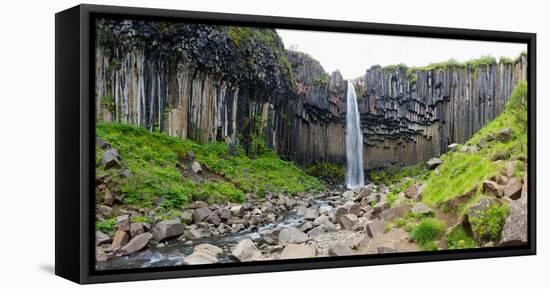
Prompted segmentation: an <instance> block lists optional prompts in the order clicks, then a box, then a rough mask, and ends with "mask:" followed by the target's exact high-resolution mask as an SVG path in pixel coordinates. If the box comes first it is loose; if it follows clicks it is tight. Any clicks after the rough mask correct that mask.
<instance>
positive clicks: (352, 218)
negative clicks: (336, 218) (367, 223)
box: [340, 214, 359, 230]
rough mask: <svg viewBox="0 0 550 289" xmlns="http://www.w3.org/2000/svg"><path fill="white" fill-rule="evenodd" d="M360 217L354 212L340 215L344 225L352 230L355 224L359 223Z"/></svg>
mask: <svg viewBox="0 0 550 289" xmlns="http://www.w3.org/2000/svg"><path fill="white" fill-rule="evenodd" d="M358 220H359V219H358V218H357V216H356V215H354V214H346V215H343V216H342V217H340V224H342V226H343V227H344V229H346V230H351V229H352V228H353V226H354V225H355V224H356V223H357V221H358Z"/></svg>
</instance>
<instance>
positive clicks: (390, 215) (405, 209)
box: [380, 205, 411, 222]
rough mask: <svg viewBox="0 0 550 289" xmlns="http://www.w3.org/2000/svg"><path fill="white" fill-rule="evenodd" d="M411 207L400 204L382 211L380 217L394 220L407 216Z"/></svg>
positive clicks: (390, 220)
mask: <svg viewBox="0 0 550 289" xmlns="http://www.w3.org/2000/svg"><path fill="white" fill-rule="evenodd" d="M410 209H411V207H410V206H409V205H399V206H395V207H393V208H389V209H387V210H384V211H383V212H382V213H380V219H382V220H384V221H388V222H393V221H394V220H395V219H397V218H405V217H407V214H408V213H409V211H410Z"/></svg>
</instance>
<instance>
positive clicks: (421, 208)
mask: <svg viewBox="0 0 550 289" xmlns="http://www.w3.org/2000/svg"><path fill="white" fill-rule="evenodd" d="M411 212H413V213H414V214H419V215H424V216H429V215H433V211H432V209H430V207H428V206H426V205H425V204H423V203H416V204H415V205H414V207H413V208H412V209H411Z"/></svg>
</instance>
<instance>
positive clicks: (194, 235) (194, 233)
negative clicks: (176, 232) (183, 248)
mask: <svg viewBox="0 0 550 289" xmlns="http://www.w3.org/2000/svg"><path fill="white" fill-rule="evenodd" d="M183 235H184V236H185V238H187V239H189V240H198V239H200V238H202V233H201V231H199V230H198V229H189V230H185V232H183Z"/></svg>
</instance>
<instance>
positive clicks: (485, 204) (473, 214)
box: [465, 198, 495, 243]
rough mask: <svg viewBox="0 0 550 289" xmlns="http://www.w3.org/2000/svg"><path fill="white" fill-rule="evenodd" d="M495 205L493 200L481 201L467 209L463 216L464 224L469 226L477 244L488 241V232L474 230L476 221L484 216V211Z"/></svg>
mask: <svg viewBox="0 0 550 289" xmlns="http://www.w3.org/2000/svg"><path fill="white" fill-rule="evenodd" d="M494 203H495V201H494V200H493V199H488V198H486V199H481V200H480V201H479V202H478V203H477V204H475V205H473V206H471V207H469V208H468V209H467V210H466V214H465V223H466V224H468V225H470V229H469V230H470V231H471V232H472V238H473V239H474V240H476V241H477V242H478V243H484V242H486V241H487V239H488V237H489V236H488V234H489V232H485V231H486V230H474V229H473V227H474V226H476V220H477V219H478V218H479V217H480V216H483V215H485V213H486V211H487V210H488V209H489V208H490V207H491V206H492V205H493V204H494Z"/></svg>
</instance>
